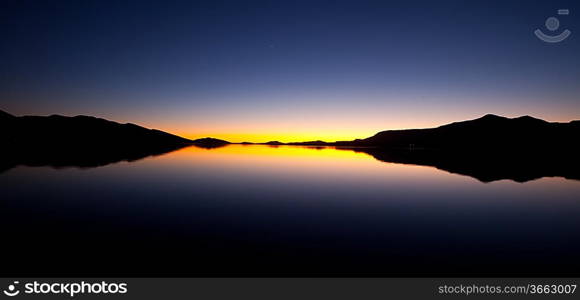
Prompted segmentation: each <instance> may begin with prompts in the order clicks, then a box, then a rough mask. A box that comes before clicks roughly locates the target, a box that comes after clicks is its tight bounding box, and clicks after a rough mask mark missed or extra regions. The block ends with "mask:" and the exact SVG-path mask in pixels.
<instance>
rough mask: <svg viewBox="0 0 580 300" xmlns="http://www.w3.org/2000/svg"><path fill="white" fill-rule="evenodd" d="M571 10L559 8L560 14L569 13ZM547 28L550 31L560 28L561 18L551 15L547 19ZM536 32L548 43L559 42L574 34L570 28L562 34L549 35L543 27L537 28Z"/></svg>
mask: <svg viewBox="0 0 580 300" xmlns="http://www.w3.org/2000/svg"><path fill="white" fill-rule="evenodd" d="M569 14H570V11H569V10H568V9H560V10H558V15H569ZM545 25H546V28H547V29H548V30H549V31H552V32H555V31H556V30H558V29H559V28H560V20H558V19H557V18H555V17H549V18H548V19H547V20H546V23H545ZM534 34H535V35H536V36H537V37H538V38H539V39H540V40H542V41H544V42H546V43H559V42H561V41H563V40H565V39H567V38H568V37H569V36H570V34H572V32H571V31H570V30H568V29H566V30H564V31H562V32H561V33H560V34H557V35H549V34H545V33H544V32H543V31H542V30H541V29H536V31H534Z"/></svg>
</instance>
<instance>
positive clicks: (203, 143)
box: [191, 137, 230, 149]
mask: <svg viewBox="0 0 580 300" xmlns="http://www.w3.org/2000/svg"><path fill="white" fill-rule="evenodd" d="M191 143H192V144H193V145H194V146H197V147H200V148H206V149H213V148H219V147H223V146H226V145H228V144H230V142H228V141H224V140H220V139H215V138H210V137H206V138H201V139H197V140H193V141H192V142H191Z"/></svg>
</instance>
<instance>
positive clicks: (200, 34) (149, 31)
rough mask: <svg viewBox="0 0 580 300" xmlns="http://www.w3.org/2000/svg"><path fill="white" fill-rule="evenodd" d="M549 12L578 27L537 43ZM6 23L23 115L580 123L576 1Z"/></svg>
mask: <svg viewBox="0 0 580 300" xmlns="http://www.w3.org/2000/svg"><path fill="white" fill-rule="evenodd" d="M560 8H568V9H570V12H571V13H570V15H568V16H558V15H557V13H556V12H557V9H560ZM550 16H556V17H558V19H559V20H560V22H561V28H560V29H559V30H558V31H556V33H560V32H561V31H562V30H563V29H566V28H567V29H570V30H571V31H572V36H571V37H570V38H568V39H567V40H565V41H563V42H561V43H559V44H547V43H544V42H542V41H540V40H538V39H537V38H536V37H535V36H534V34H533V31H534V30H535V29H536V28H542V29H544V31H545V32H546V33H550V32H549V31H548V30H546V28H545V27H544V21H545V20H546V18H548V17H550ZM0 24H1V29H0V33H1V37H2V42H1V43H0V103H1V105H0V108H1V109H4V110H7V111H8V112H11V113H14V114H53V113H60V114H67V115H75V114H89V115H98V116H101V117H105V118H110V119H113V120H118V121H131V122H136V123H141V124H144V125H147V126H150V127H156V128H160V129H165V130H170V131H173V132H177V133H180V134H184V135H187V136H190V137H196V136H202V135H214V136H218V137H224V138H230V139H232V140H236V139H243V138H245V137H248V138H253V139H254V140H260V139H269V138H271V137H275V136H281V137H285V138H286V139H292V138H297V139H298V138H307V137H320V138H326V139H334V138H337V139H338V138H347V137H354V136H358V137H360V136H361V135H362V136H364V135H368V134H370V133H372V132H375V131H378V130H382V129H387V128H403V127H425V126H432V125H437V124H440V123H444V122H448V121H454V120H459V119H467V118H472V117H477V116H479V115H482V114H485V113H496V114H503V115H508V116H515V115H522V114H531V115H536V116H538V117H543V118H546V119H549V120H554V121H567V120H569V119H574V118H577V119H580V97H579V96H580V84H579V83H580V54H579V53H580V38H578V37H579V36H580V26H579V24H580V5H579V4H578V2H577V1H538V2H536V1H534V2H533V3H531V2H530V1H396V2H389V1H22V0H8V1H3V2H2V4H0Z"/></svg>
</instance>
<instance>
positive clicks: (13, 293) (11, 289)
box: [4, 281, 20, 297]
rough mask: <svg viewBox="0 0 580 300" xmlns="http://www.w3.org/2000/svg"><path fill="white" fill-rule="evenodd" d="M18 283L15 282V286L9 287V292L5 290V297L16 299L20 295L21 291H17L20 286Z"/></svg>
mask: <svg viewBox="0 0 580 300" xmlns="http://www.w3.org/2000/svg"><path fill="white" fill-rule="evenodd" d="M18 283H19V282H18V281H14V283H13V284H11V285H9V286H8V290H4V295H6V296H8V297H14V296H16V295H18V294H20V291H19V290H17V289H16V285H18Z"/></svg>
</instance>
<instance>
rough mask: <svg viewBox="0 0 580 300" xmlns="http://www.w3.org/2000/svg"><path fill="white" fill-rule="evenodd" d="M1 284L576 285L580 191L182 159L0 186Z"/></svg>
mask: <svg viewBox="0 0 580 300" xmlns="http://www.w3.org/2000/svg"><path fill="white" fill-rule="evenodd" d="M0 197H1V200H0V233H1V236H2V244H0V245H1V246H0V248H1V250H0V251H1V257H2V266H1V267H0V273H1V274H0V275H2V276H16V275H34V276H40V275H48V276H74V275H79V276H139V275H142V276H146V275H149V276H164V275H165V276H464V275H471V276H526V275H527V276H534V275H544V276H546V275H547V276H562V275H576V276H578V275H580V262H579V261H578V253H580V239H579V237H580V181H576V180H568V179H564V178H558V177H555V178H541V179H537V180H532V181H527V182H524V183H518V182H514V181H511V180H499V181H493V182H488V183H484V182H481V181H479V180H477V179H475V178H473V177H469V176H463V175H457V174H451V173H448V172H445V171H442V170H438V169H436V168H433V167H427V166H417V165H405V164H395V163H386V162H382V161H379V160H377V159H375V158H373V157H372V156H370V155H368V154H365V153H360V152H354V151H350V150H337V149H332V148H324V149H314V148H305V147H292V146H284V147H269V146H242V145H231V146H227V147H222V148H217V149H202V148H196V147H189V148H185V149H181V150H179V151H176V152H172V153H168V154H165V155H162V156H157V157H150V158H146V159H143V160H139V161H135V162H120V163H116V164H110V165H107V166H103V167H98V168H90V169H79V168H74V167H73V168H63V169H55V168H51V167H22V166H21V167H16V168H13V169H10V170H7V171H4V172H2V173H0Z"/></svg>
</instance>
